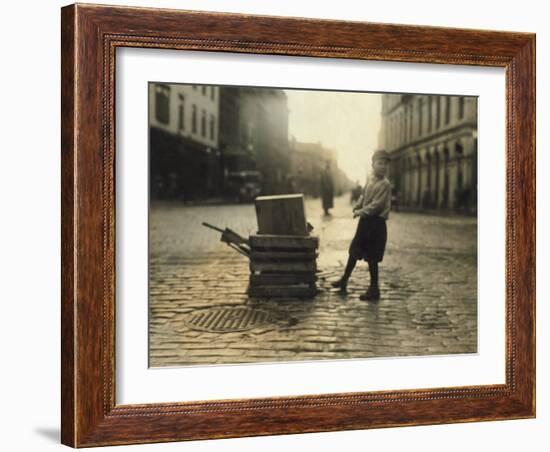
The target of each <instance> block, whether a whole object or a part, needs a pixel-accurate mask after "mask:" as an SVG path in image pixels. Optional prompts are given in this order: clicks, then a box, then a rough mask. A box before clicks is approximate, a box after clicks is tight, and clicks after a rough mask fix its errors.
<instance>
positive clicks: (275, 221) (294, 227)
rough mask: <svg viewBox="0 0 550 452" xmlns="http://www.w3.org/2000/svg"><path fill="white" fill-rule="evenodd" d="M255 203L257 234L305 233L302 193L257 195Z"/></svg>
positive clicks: (301, 234) (302, 234) (303, 234)
mask: <svg viewBox="0 0 550 452" xmlns="http://www.w3.org/2000/svg"><path fill="white" fill-rule="evenodd" d="M255 204H256V217H257V220H258V234H284V235H300V236H306V235H307V226H306V214H305V208H304V196H303V195H301V194H299V195H277V196H259V197H257V198H256V201H255Z"/></svg>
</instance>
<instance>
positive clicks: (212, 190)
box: [149, 83, 222, 200]
mask: <svg viewBox="0 0 550 452" xmlns="http://www.w3.org/2000/svg"><path fill="white" fill-rule="evenodd" d="M219 97H220V96H219V88H218V87H216V86H206V85H181V84H164V83H150V84H149V164H150V187H151V197H152V198H153V199H178V200H194V199H201V198H206V197H212V196H217V195H219V193H220V191H221V189H222V187H221V179H222V175H221V171H222V168H221V164H220V161H221V154H220V151H219V146H218V141H219V137H218V134H219Z"/></svg>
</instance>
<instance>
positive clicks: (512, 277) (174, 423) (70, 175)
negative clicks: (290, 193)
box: [61, 4, 535, 447]
mask: <svg viewBox="0 0 550 452" xmlns="http://www.w3.org/2000/svg"><path fill="white" fill-rule="evenodd" d="M61 32H62V150H61V154H62V311H61V315H62V331H61V332H62V346H61V347H62V348H61V353H62V360H61V362H62V364H61V385H62V404H61V405H62V430H61V436H62V442H63V443H64V444H66V445H69V446H73V447H85V446H101V445H113V444H133V443H150V442H162V441H180V440H196V439H211V438H228V437H239V436H254V435H274V434H285V433H301V432H320V431H335V430H349V429H365V428H376V427H390V426H404V425H424V424H442V423H452V422H469V421H485V420H499V419H520V418H531V417H534V416H535V35H534V34H529V33H510V32H496V31H482V30H466V29H449V28H437V27H419V26H408V25H388V24H373V23H360V22H341V21H329V20H314V19H300V18H281V17H264V16H248V15H238V14H225V13H224V14H221V13H207V12H189V11H176V10H161V9H146V8H127V7H109V6H94V5H79V4H76V5H71V6H67V7H64V8H63V9H62V29H61ZM119 47H147V48H163V49H185V50H203V51H204V50H207V51H222V52H240V53H254V54H273V55H297V56H315V57H329V58H352V59H364V60H383V61H395V62H419V63H439V64H461V65H474V66H493V67H502V68H505V69H506V113H507V114H506V116H507V119H506V322H505V323H506V357H505V362H506V382H505V384H502V385H487V386H470V387H451V388H436V389H430V388H425V389H411V390H400V391H379V392H362V393H342V394H325V395H316V396H298V397H273V398H263V399H243V400H219V401H214V402H212V401H208V402H178V401H174V402H173V403H159V404H145V405H117V404H116V403H115V367H116V362H115V315H116V312H115V247H114V245H115V198H114V197H115V171H114V160H115V134H114V131H115V123H114V121H115V105H114V99H115V97H114V87H115V65H116V58H115V50H116V49H117V48H119Z"/></svg>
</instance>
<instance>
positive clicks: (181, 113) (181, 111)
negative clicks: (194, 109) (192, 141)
mask: <svg viewBox="0 0 550 452" xmlns="http://www.w3.org/2000/svg"><path fill="white" fill-rule="evenodd" d="M184 128H185V98H184V97H183V94H180V95H179V105H178V130H183V129H184Z"/></svg>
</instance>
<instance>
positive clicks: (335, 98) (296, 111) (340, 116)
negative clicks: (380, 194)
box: [285, 89, 382, 184]
mask: <svg viewBox="0 0 550 452" xmlns="http://www.w3.org/2000/svg"><path fill="white" fill-rule="evenodd" d="M285 92H286V94H287V96H288V108H289V110H290V112H289V121H288V123H289V136H290V137H292V136H294V137H295V138H296V140H297V141H302V142H321V143H322V144H323V146H325V147H328V148H331V149H333V150H334V151H335V152H336V155H337V159H338V166H339V167H340V168H341V169H342V170H343V171H344V172H345V173H346V174H347V175H348V176H349V178H350V179H351V180H353V181H356V180H359V181H360V183H361V184H363V183H364V182H365V177H366V174H367V170H368V169H369V167H370V165H369V161H370V156H371V155H372V152H373V151H374V150H375V149H376V147H377V143H378V131H379V130H380V123H381V116H380V111H381V105H382V103H381V102H382V95H381V94H371V93H352V92H335V91H311V90H307V91H306V90H290V89H289V90H285Z"/></svg>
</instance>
